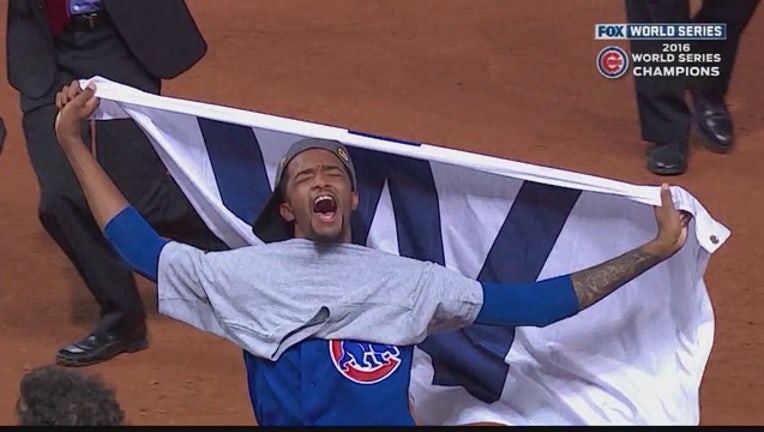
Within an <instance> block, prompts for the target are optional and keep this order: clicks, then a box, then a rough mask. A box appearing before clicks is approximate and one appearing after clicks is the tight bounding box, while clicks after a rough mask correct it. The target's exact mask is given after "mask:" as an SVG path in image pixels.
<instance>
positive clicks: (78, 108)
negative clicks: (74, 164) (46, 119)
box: [55, 80, 99, 145]
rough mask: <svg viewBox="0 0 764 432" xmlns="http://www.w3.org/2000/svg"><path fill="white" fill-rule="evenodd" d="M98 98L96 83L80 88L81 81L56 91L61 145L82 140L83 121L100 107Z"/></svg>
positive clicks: (58, 132)
mask: <svg viewBox="0 0 764 432" xmlns="http://www.w3.org/2000/svg"><path fill="white" fill-rule="evenodd" d="M98 102H99V101H98V98H96V97H95V84H90V85H89V86H88V87H87V88H86V89H84V90H83V89H81V88H80V83H79V81H76V80H75V81H72V82H71V84H69V85H67V86H64V87H63V88H61V91H59V92H58V93H56V107H57V108H58V109H59V111H58V114H57V115H56V122H55V128H56V137H57V138H58V142H59V143H60V144H61V145H67V144H68V143H72V142H79V141H80V140H81V130H80V127H81V125H82V121H83V120H86V119H88V118H89V117H90V115H91V114H93V111H95V110H96V108H98Z"/></svg>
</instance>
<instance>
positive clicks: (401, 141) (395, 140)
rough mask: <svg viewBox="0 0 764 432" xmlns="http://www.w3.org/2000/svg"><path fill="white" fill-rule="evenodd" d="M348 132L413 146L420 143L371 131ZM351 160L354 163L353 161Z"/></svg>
mask: <svg viewBox="0 0 764 432" xmlns="http://www.w3.org/2000/svg"><path fill="white" fill-rule="evenodd" d="M348 133H349V134H351V135H358V136H362V137H367V138H376V139H380V140H385V141H389V142H394V143H398V144H406V145H413V146H420V145H421V144H419V143H417V142H414V141H407V140H404V139H400V138H390V137H386V136H382V135H375V134H371V133H368V132H359V131H352V130H349V131H348ZM353 162H354V163H355V161H353Z"/></svg>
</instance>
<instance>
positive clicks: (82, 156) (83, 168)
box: [55, 81, 167, 281]
mask: <svg viewBox="0 0 764 432" xmlns="http://www.w3.org/2000/svg"><path fill="white" fill-rule="evenodd" d="M56 106H57V107H58V108H59V110H60V111H59V114H58V115H57V116H56V125H55V127H56V136H57V138H58V141H59V144H60V145H61V148H62V149H63V151H64V154H66V157H67V159H68V160H69V164H70V165H71V167H72V170H73V171H74V174H75V175H76V176H77V180H78V181H79V183H80V186H81V187H82V190H83V192H84V193H85V198H86V200H87V202H88V206H89V207H90V211H91V213H92V214H93V217H94V218H95V220H96V223H98V226H99V227H100V228H101V230H102V231H103V232H104V234H105V236H106V238H107V239H108V240H109V241H110V242H111V243H112V245H113V246H114V248H115V249H116V251H117V252H118V253H119V254H120V255H121V256H122V258H123V259H125V261H127V262H128V264H130V266H131V268H132V269H133V270H135V271H137V272H138V273H140V274H142V275H143V276H145V277H146V278H148V279H150V280H152V281H156V279H157V266H158V262H159V254H160V252H161V249H162V247H163V246H164V245H165V244H166V243H167V242H166V241H165V240H164V239H162V238H161V237H160V236H159V235H158V234H157V233H156V232H155V231H154V229H153V228H152V227H151V226H150V225H149V224H148V223H147V222H146V221H145V220H144V219H143V217H142V216H141V215H140V214H139V213H138V212H137V211H136V210H135V209H134V208H133V207H131V206H130V203H129V202H128V201H127V199H125V197H124V195H122V192H120V191H119V189H118V188H117V186H116V185H115V184H114V182H112V180H111V178H110V177H109V175H108V174H107V173H106V172H105V171H104V170H103V168H102V167H101V165H100V164H99V163H98V161H97V160H96V159H95V157H94V156H93V154H92V153H90V151H89V150H88V148H87V147H86V146H85V144H84V143H83V141H82V135H81V131H80V128H81V125H82V122H83V121H84V120H85V119H87V118H88V117H90V115H91V114H92V113H93V111H95V109H96V108H97V107H98V99H97V98H96V97H95V90H94V89H93V88H86V89H85V90H81V89H80V86H79V82H78V81H73V82H72V83H71V84H70V85H69V86H65V87H64V88H63V89H62V90H61V91H60V92H58V94H57V95H56Z"/></svg>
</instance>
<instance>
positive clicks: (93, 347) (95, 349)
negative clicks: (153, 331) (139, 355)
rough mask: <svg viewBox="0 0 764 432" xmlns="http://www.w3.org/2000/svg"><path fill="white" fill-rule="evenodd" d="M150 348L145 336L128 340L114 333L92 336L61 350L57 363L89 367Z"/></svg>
mask: <svg viewBox="0 0 764 432" xmlns="http://www.w3.org/2000/svg"><path fill="white" fill-rule="evenodd" d="M148 346H149V342H148V339H146V337H145V336H142V337H139V338H137V339H136V338H133V339H127V338H124V337H121V336H119V335H117V334H114V333H111V334H107V335H105V336H100V335H99V336H96V335H95V334H91V335H89V336H88V337H86V338H84V339H81V340H79V341H77V342H74V343H73V344H71V345H68V346H66V347H64V348H61V349H60V350H59V351H58V353H57V354H56V363H58V364H59V365H62V366H88V365H93V364H96V363H101V362H105V361H107V360H110V359H112V358H114V357H115V356H117V355H119V354H122V353H133V352H137V351H141V350H144V349H146V348H148Z"/></svg>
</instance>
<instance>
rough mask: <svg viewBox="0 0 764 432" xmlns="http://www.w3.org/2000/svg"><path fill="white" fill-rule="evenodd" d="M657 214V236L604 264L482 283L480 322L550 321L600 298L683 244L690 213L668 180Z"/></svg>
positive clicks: (540, 323)
mask: <svg viewBox="0 0 764 432" xmlns="http://www.w3.org/2000/svg"><path fill="white" fill-rule="evenodd" d="M655 219H656V222H657V223H658V234H657V235H656V237H655V239H653V240H651V241H649V242H648V243H645V244H644V245H642V246H640V247H638V248H636V249H633V250H631V251H629V252H626V253H624V254H622V255H620V256H618V257H616V258H613V259H611V260H608V261H606V262H604V263H602V264H598V265H595V266H592V267H589V268H587V269H584V270H580V271H578V272H575V273H572V274H570V275H565V276H559V277H556V278H551V279H547V280H543V281H540V282H532V283H529V284H522V285H506V284H489V283H482V284H481V285H482V286H483V293H484V301H483V305H482V308H481V311H480V314H479V315H478V317H477V319H476V321H475V322H476V323H477V324H494V325H515V326H523V325H528V326H545V325H548V324H551V323H554V322H557V321H560V320H562V319H564V318H567V317H570V316H572V315H575V314H576V313H578V312H580V311H582V310H584V309H586V308H588V307H589V306H591V305H593V304H595V303H597V302H598V301H600V300H602V299H603V298H605V297H607V296H608V295H609V294H610V293H612V292H613V291H615V290H617V289H618V288H620V287H622V286H624V285H626V284H627V283H629V282H630V281H631V280H633V279H634V278H636V277H638V276H639V275H641V274H642V273H644V272H646V271H647V270H649V269H651V268H653V267H654V266H656V265H657V264H659V263H661V262H662V261H664V260H666V259H667V258H669V257H670V256H672V255H673V254H674V253H676V251H678V250H679V249H680V248H681V247H682V246H683V245H684V243H685V241H686V239H687V222H688V220H689V217H688V216H687V215H686V214H684V213H681V212H679V211H678V210H676V208H674V203H673V201H672V199H671V191H670V189H669V187H668V185H663V186H662V188H661V206H660V207H656V208H655Z"/></svg>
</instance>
